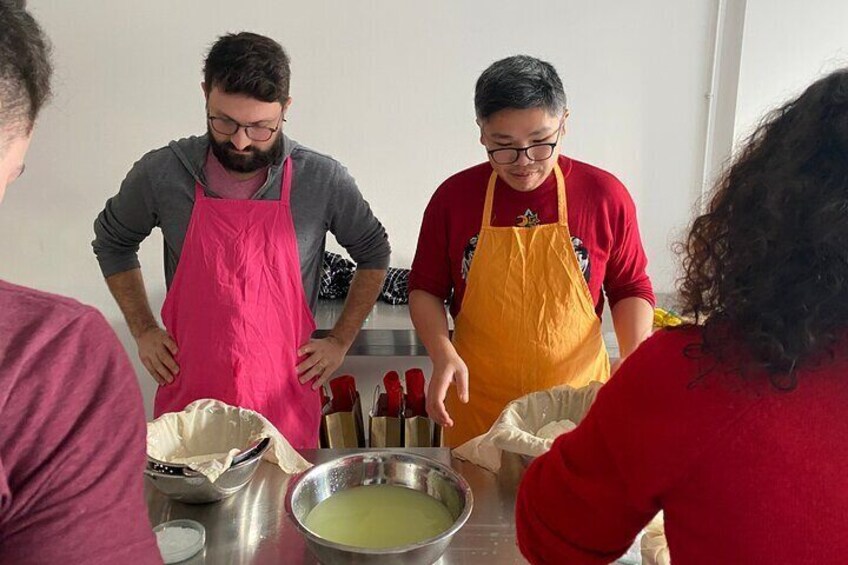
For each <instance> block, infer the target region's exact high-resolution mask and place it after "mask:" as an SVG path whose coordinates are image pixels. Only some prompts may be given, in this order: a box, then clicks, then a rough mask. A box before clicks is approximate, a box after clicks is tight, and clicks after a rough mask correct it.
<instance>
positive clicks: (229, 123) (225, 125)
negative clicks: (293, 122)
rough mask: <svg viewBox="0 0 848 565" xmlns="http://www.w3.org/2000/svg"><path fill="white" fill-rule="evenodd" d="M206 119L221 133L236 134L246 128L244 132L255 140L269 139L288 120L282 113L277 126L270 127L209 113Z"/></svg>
mask: <svg viewBox="0 0 848 565" xmlns="http://www.w3.org/2000/svg"><path fill="white" fill-rule="evenodd" d="M206 119H207V120H209V125H210V126H212V129H214V130H215V131H217V132H218V133H220V134H221V135H235V134H236V133H237V132H238V130H240V129H244V133H245V134H246V135H247V137H248V138H249V139H251V140H253V141H268V140H269V139H271V136H273V135H274V132H275V131H277V130H278V129H280V123H282V122H284V121H286V119H285V118H284V117H283V116H282V115H280V119H279V120H278V121H277V127H275V128H269V127H267V126H254V125H244V124H240V123H238V122H237V121H235V120H231V119H230V118H219V117H218V116H210V115H208V114H207V115H206Z"/></svg>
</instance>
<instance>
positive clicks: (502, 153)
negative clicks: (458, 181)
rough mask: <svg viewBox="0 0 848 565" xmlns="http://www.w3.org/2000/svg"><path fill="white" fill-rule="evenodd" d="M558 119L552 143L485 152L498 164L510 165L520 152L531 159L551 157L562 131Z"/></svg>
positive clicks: (542, 159) (543, 159)
mask: <svg viewBox="0 0 848 565" xmlns="http://www.w3.org/2000/svg"><path fill="white" fill-rule="evenodd" d="M563 121H564V118H563V120H560V122H559V126H558V127H557V136H556V139H555V140H554V142H553V143H536V144H533V145H528V146H527V147H502V148H500V149H487V150H486V153H488V154H489V156H490V157H491V158H492V161H494V162H495V163H497V164H498V165H511V164H512V163H515V162H516V161H518V158H519V157H520V156H521V154H522V153H524V155H525V156H526V157H527V158H528V159H530V160H531V161H534V162H535V161H545V160H547V159H550V158H551V155H553V154H554V149H555V148H556V146H557V143H559V136H560V134H561V133H562V122H563Z"/></svg>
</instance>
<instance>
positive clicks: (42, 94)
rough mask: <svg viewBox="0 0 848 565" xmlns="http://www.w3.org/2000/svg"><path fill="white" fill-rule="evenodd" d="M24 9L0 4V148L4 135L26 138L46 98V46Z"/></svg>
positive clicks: (0, 0) (1, 1) (1, 0)
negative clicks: (19, 134) (0, 131)
mask: <svg viewBox="0 0 848 565" xmlns="http://www.w3.org/2000/svg"><path fill="white" fill-rule="evenodd" d="M24 6H25V2H22V1H20V0H18V1H13V0H0V22H2V23H0V130H2V132H3V133H2V135H0V148H2V145H3V140H4V139H5V138H6V136H7V135H8V132H12V133H18V132H22V133H25V134H29V132H30V131H31V130H32V126H33V124H34V123H35V118H36V117H37V116H38V112H39V111H40V110H41V107H42V106H43V105H44V103H45V102H47V99H48V98H49V97H50V76H51V74H52V73H53V68H52V65H51V63H50V42H49V41H48V39H47V37H46V36H45V35H44V32H43V31H42V30H41V27H40V26H39V25H38V22H36V21H35V19H33V17H32V16H31V15H30V14H29V13H28V12H27V11H26V9H25V7H24Z"/></svg>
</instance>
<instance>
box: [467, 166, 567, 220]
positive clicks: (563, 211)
mask: <svg viewBox="0 0 848 565" xmlns="http://www.w3.org/2000/svg"><path fill="white" fill-rule="evenodd" d="M554 176H556V183H557V213H558V214H559V218H558V221H557V223H558V224H559V225H561V226H567V225H568V204H567V203H566V200H565V177H563V176H562V169H560V168H559V161H557V163H556V164H555V165H554ZM497 181H498V173H496V172H495V171H492V174H491V175H490V176H489V186H488V187H487V188H486V203H485V204H484V205H483V227H484V228H490V227H492V207H493V204H494V201H495V184H496V183H497Z"/></svg>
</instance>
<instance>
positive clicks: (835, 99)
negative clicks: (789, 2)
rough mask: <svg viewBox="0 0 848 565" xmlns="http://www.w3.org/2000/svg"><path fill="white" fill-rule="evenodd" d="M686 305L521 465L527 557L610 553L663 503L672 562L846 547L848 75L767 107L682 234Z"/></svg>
mask: <svg viewBox="0 0 848 565" xmlns="http://www.w3.org/2000/svg"><path fill="white" fill-rule="evenodd" d="M683 250H684V256H683V272H684V275H683V278H682V279H681V283H680V294H681V298H682V305H683V306H684V308H683V309H682V312H683V313H684V314H685V315H687V317H689V318H690V319H691V320H692V321H693V322H694V323H692V324H689V325H687V326H684V327H682V328H672V329H668V330H662V331H660V332H658V333H657V334H655V335H654V336H652V337H651V338H649V339H648V340H646V341H645V342H644V343H643V344H642V345H641V346H640V347H639V348H638V349H637V350H636V352H634V353H633V354H632V355H630V357H629V358H628V359H627V360H626V361H625V362H624V364H623V365H622V367H621V369H620V370H619V371H618V372H617V373H616V374H615V375H614V376H613V377H612V378H611V379H610V381H609V382H608V383H607V384H606V385H604V386H603V387H602V388H601V389H600V392H599V393H598V397H597V399H596V401H595V404H594V405H593V406H592V408H591V410H590V411H589V413H588V415H587V416H586V418H585V419H584V420H583V421H582V422H581V423H580V425H579V426H578V427H577V429H576V430H574V431H572V432H570V433H567V434H565V435H563V436H561V437H560V438H559V439H558V440H557V441H555V442H554V444H553V447H552V449H551V450H550V452H548V453H547V454H545V455H543V456H541V457H539V458H538V459H537V460H536V461H535V462H533V463H532V464H531V465H530V467H529V468H528V469H527V472H526V474H525V476H524V479H523V481H522V483H521V485H520V487H519V493H518V501H517V505H516V521H517V535H518V544H519V547H520V548H521V552H522V553H523V554H524V556H525V557H527V559H528V560H529V561H530V562H531V563H556V564H557V565H559V564H562V565H566V564H569V563H575V564H580V565H592V564H597V565H601V564H603V565H606V564H607V563H610V562H612V561H614V560H615V559H617V558H618V557H619V556H621V555H622V554H623V553H624V552H625V550H626V549H627V548H628V547H629V546H630V544H631V543H632V542H633V539H634V537H635V536H636V535H637V534H638V533H639V531H640V530H641V529H642V528H643V527H644V526H645V525H646V524H647V523H648V522H649V520H651V519H652V518H653V517H654V515H655V514H656V513H657V512H659V511H660V510H662V511H663V512H664V520H665V534H666V538H667V540H668V548H669V552H670V557H671V562H672V563H674V565H699V564H703V565H716V564H722V565H723V564H728V565H730V564H732V565H736V564H738V565H743V564H760V563H785V564H792V565H824V564H836V563H845V561H846V556H848V535H846V532H848V489H846V482H845V481H846V469H848V69H843V70H840V71H837V72H835V73H833V74H831V75H829V76H826V77H824V78H822V79H821V80H819V81H818V82H816V83H814V84H813V85H812V86H810V87H809V88H808V89H807V90H806V91H805V92H804V93H803V94H801V95H800V97H798V98H797V99H795V100H792V101H790V102H788V103H787V104H786V105H784V106H783V107H782V108H779V109H778V110H776V111H774V112H772V113H771V114H769V116H768V118H767V119H766V121H764V122H763V124H762V125H761V126H760V127H759V128H758V129H757V131H756V132H755V133H754V134H753V136H752V137H751V138H750V140H749V142H748V144H747V146H746V147H744V148H743V149H742V150H741V152H740V154H739V156H738V158H737V160H736V162H735V163H734V164H733V166H732V167H731V168H730V169H729V170H728V171H727V172H726V174H725V175H724V177H723V178H722V179H721V180H720V182H719V183H718V186H717V190H716V191H715V193H714V195H713V197H712V200H711V202H710V203H709V204H708V206H707V211H706V213H705V214H704V215H702V216H700V217H698V218H697V219H695V221H694V223H693V225H692V228H691V231H690V233H689V235H688V238H687V239H686V242H685V244H684V245H683Z"/></svg>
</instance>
